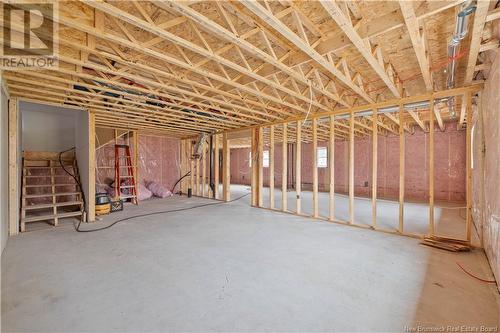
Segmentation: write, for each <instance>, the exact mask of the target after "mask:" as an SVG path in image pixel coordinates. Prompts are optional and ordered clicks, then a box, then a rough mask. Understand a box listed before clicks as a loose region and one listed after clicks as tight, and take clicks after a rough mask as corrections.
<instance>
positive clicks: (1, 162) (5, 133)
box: [0, 88, 9, 253]
mask: <svg viewBox="0 0 500 333" xmlns="http://www.w3.org/2000/svg"><path fill="white" fill-rule="evenodd" d="M0 90H1V97H0V104H1V110H0V221H1V222H0V233H1V251H2V253H3V249H4V248H5V245H7V238H8V235H9V205H8V204H9V195H8V194H9V127H8V124H9V117H8V108H9V102H8V99H7V95H6V94H5V91H4V90H3V89H1V88H0Z"/></svg>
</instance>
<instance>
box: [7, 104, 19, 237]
mask: <svg viewBox="0 0 500 333" xmlns="http://www.w3.org/2000/svg"><path fill="white" fill-rule="evenodd" d="M18 106H19V104H18V101H17V98H11V99H10V100H9V235H11V236H13V235H17V234H18V233H19V202H20V201H19V182H18V179H19V174H18V167H19V166H18V161H17V159H18V156H17V141H18V139H19V138H18V135H20V134H21V133H18V132H17V123H18V116H19V114H18Z"/></svg>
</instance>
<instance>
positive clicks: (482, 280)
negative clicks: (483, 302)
mask: <svg viewBox="0 0 500 333" xmlns="http://www.w3.org/2000/svg"><path fill="white" fill-rule="evenodd" d="M456 264H457V265H458V267H460V268H461V269H462V270H463V271H464V272H465V274H467V275H469V276H471V277H473V278H474V279H476V280H479V281H481V282H485V283H497V282H496V281H495V280H485V279H481V278H480V277H477V276H475V275H474V274H472V273H469V272H468V271H466V270H465V268H463V266H462V265H460V263H459V262H458V261H457V262H456Z"/></svg>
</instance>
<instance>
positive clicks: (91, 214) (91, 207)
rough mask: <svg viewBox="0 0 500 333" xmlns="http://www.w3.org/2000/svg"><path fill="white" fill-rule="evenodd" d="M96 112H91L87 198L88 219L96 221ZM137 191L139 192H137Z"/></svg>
mask: <svg viewBox="0 0 500 333" xmlns="http://www.w3.org/2000/svg"><path fill="white" fill-rule="evenodd" d="M95 148H96V147H95V113H94V112H92V111H90V112H89V166H88V167H89V185H88V186H89V187H88V192H89V197H88V198H87V201H88V204H87V206H88V207H87V208H88V211H87V221H88V222H94V221H95V166H96V161H95ZM136 179H137V178H136ZM136 193H137V192H136Z"/></svg>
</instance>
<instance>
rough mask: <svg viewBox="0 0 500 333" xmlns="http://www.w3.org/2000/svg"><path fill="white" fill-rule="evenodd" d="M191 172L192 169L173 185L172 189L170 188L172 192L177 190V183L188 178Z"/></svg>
mask: <svg viewBox="0 0 500 333" xmlns="http://www.w3.org/2000/svg"><path fill="white" fill-rule="evenodd" d="M190 174H191V171H188V172H187V173H186V174H185V175H184V176H182V177H181V178H179V180H177V181H176V182H175V184H174V186H172V189H171V190H170V192H172V193H174V190H175V187H176V186H177V184H179V182H180V181H181V180H183V179H184V178H186V177H187V176H189V175H190Z"/></svg>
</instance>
